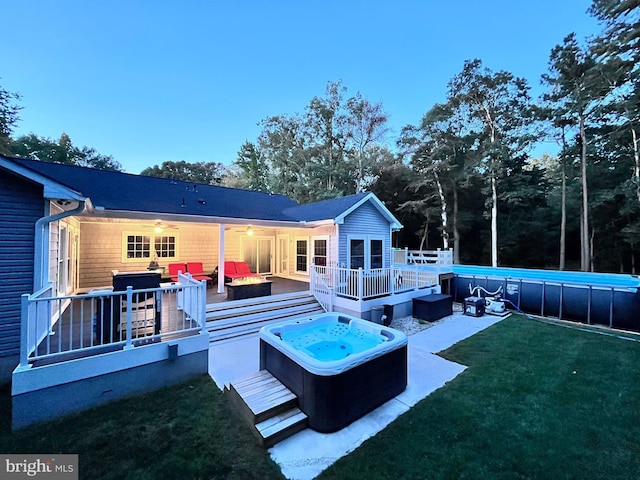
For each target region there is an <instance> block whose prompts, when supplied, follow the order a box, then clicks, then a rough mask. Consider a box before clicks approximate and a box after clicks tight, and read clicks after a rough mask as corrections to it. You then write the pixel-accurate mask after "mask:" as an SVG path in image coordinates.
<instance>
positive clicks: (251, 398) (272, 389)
mask: <svg viewBox="0 0 640 480" xmlns="http://www.w3.org/2000/svg"><path fill="white" fill-rule="evenodd" d="M225 394H227V396H228V397H229V399H230V400H231V402H232V403H233V404H234V405H235V406H236V408H237V409H238V410H239V412H240V415H241V416H242V417H243V418H244V419H245V420H246V421H247V422H248V423H249V425H250V426H251V429H252V431H253V433H254V434H255V435H256V437H257V438H258V440H259V442H260V444H261V445H262V446H263V447H265V448H269V447H272V446H273V445H275V444H276V443H278V442H280V441H282V440H284V439H285V438H288V437H290V436H291V435H293V434H294V433H297V432H299V431H300V430H304V429H305V428H306V427H307V416H306V415H305V414H304V413H303V412H302V411H301V410H300V409H299V408H298V397H296V396H295V395H294V394H293V393H292V392H291V391H290V390H289V389H288V388H287V387H285V386H284V385H283V384H282V383H280V381H279V380H278V379H277V378H275V377H274V376H273V375H271V373H269V372H267V371H266V370H260V371H259V372H256V373H253V374H251V375H249V376H247V377H244V378H241V379H239V380H236V381H234V382H231V385H230V387H229V389H225Z"/></svg>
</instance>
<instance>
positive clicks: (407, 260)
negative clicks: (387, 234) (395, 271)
mask: <svg viewBox="0 0 640 480" xmlns="http://www.w3.org/2000/svg"><path fill="white" fill-rule="evenodd" d="M392 259H393V264H394V265H395V266H398V265H421V266H427V267H432V268H434V269H435V270H436V271H438V272H439V273H444V272H453V249H448V250H441V249H437V250H409V249H408V248H404V249H401V248H394V249H393V250H392Z"/></svg>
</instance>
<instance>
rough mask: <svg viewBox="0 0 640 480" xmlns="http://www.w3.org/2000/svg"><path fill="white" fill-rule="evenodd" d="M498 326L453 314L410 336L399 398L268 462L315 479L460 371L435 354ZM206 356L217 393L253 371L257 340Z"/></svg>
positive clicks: (308, 434) (279, 451)
mask: <svg viewBox="0 0 640 480" xmlns="http://www.w3.org/2000/svg"><path fill="white" fill-rule="evenodd" d="M500 320H501V318H500V317H494V316H490V315H485V316H483V317H479V318H476V317H469V316H464V315H462V314H460V313H455V314H454V315H453V316H450V317H447V318H446V319H444V321H442V322H441V323H439V324H438V325H435V326H433V327H431V328H428V329H427V330H424V331H422V332H419V333H416V334H414V335H410V336H409V337H408V338H409V349H408V367H409V368H408V377H409V378H408V385H407V388H406V389H405V391H404V392H402V393H401V394H400V395H398V396H397V397H395V398H394V399H392V400H390V401H388V402H387V403H385V404H384V405H382V406H380V407H379V408H377V409H375V410H374V411H372V412H370V413H369V414H367V415H365V416H364V417H362V418H360V419H359V420H357V421H355V422H353V423H352V424H351V425H349V426H348V427H346V428H343V429H342V430H340V431H338V432H335V433H331V434H323V433H318V432H315V431H314V430H311V429H309V428H307V429H305V430H303V431H302V432H299V433H297V434H295V435H293V436H292V437H290V438H288V439H286V440H284V441H282V442H280V443H278V444H277V445H275V446H274V447H272V448H270V449H269V453H270V455H271V458H273V460H274V461H275V462H276V463H277V464H278V465H279V466H280V468H281V470H282V473H283V474H284V476H285V477H287V478H289V479H300V480H305V479H312V478H315V477H316V476H317V475H319V474H320V472H322V471H323V470H324V469H326V468H327V467H328V466H330V465H331V464H332V463H334V462H335V461H336V460H338V459H339V458H340V457H343V456H344V455H347V454H348V453H349V452H351V451H353V450H354V449H356V448H357V447H358V446H359V445H361V444H362V443H363V442H364V441H365V440H366V439H368V438H370V437H372V436H374V435H375V434H376V433H378V432H379V431H381V430H382V429H384V428H385V427H386V426H387V425H389V424H390V423H391V422H392V421H393V420H395V419H396V418H397V417H398V416H399V415H401V414H403V413H405V412H407V411H408V410H409V409H410V408H411V407H412V406H414V405H415V404H416V403H418V402H419V401H420V400H422V399H423V398H425V397H426V396H428V395H429V394H430V393H431V392H433V391H435V390H437V389H438V388H440V387H442V386H443V385H445V384H446V383H447V382H449V381H451V380H453V379H454V378H455V377H456V376H458V374H460V373H461V372H463V371H464V370H465V368H466V367H465V366H464V365H459V364H457V363H453V362H450V361H448V360H445V359H443V358H441V357H439V356H437V355H435V354H436V353H437V352H440V351H442V350H444V349H446V348H448V347H450V346H451V345H453V344H455V343H457V342H459V341H461V340H464V339H465V338H468V337H470V336H472V335H474V334H476V333H478V332H479V331H481V330H484V329H485V328H487V327H490V326H491V325H493V324H495V323H497V322H498V321H500ZM209 353H210V355H209V374H210V375H211V376H212V377H213V379H214V380H215V382H216V384H217V385H218V387H219V388H221V389H222V388H224V385H225V384H228V383H229V382H231V381H233V380H235V379H237V378H240V377H243V376H246V375H248V374H251V373H253V372H256V371H257V370H258V369H259V340H258V336H257V335H253V336H251V337H247V338H243V339H242V340H233V341H228V342H218V343H216V344H214V345H212V346H211V348H210V351H209Z"/></svg>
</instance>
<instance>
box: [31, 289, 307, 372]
mask: <svg viewBox="0 0 640 480" xmlns="http://www.w3.org/2000/svg"><path fill="white" fill-rule="evenodd" d="M272 280H273V284H272V292H271V293H272V295H279V294H282V293H290V292H304V291H308V290H309V284H308V283H306V282H299V281H295V280H289V279H284V278H276V277H274V278H273V279H272ZM223 302H228V303H229V308H232V307H233V306H234V303H236V302H231V301H228V300H227V295H226V293H217V291H216V288H215V287H214V288H209V289H207V305H210V304H221V303H223ZM220 306H221V305H220ZM53 308H54V309H55V308H58V306H57V305H56V306H54V307H53ZM60 308H61V307H60ZM219 308H220V307H218V309H217V310H219ZM99 311H101V300H100V299H99V298H95V297H94V298H93V299H91V298H90V297H78V298H75V299H73V300H72V301H71V303H70V304H69V305H68V306H67V307H66V308H65V309H64V312H62V314H61V317H60V320H58V321H57V322H56V324H55V325H54V327H53V333H52V334H50V335H48V336H47V337H46V338H45V339H44V340H43V341H42V342H41V343H40V345H39V346H38V349H37V350H38V355H47V354H54V353H59V352H68V354H67V355H64V356H61V357H55V358H51V359H40V360H38V361H37V362H36V363H35V365H43V364H46V363H52V362H57V361H65V360H70V359H72V358H78V357H80V356H86V355H87V354H89V355H95V354H98V353H104V352H103V350H102V349H101V350H96V351H87V352H85V353H82V350H81V349H85V348H87V347H95V346H100V345H102V346H103V349H106V350H114V349H120V348H122V346H121V345H120V346H115V345H113V344H111V342H109V341H101V340H100V339H98V337H97V335H96V329H97V328H99V327H100V325H95V326H94V319H98V320H99V319H100V318H101V315H98V314H97V312H99ZM160 318H161V321H160V325H161V328H160V331H159V333H161V334H163V336H164V335H166V334H170V333H172V332H180V331H182V330H185V329H189V328H193V327H195V326H196V325H195V322H193V321H191V320H190V319H188V318H186V316H185V315H184V314H183V313H182V311H178V309H177V300H176V295H175V293H173V292H172V293H165V294H163V296H162V311H161V313H160ZM150 325H151V327H149V328H140V329H135V328H133V331H132V338H133V340H134V343H137V344H142V343H145V342H146V343H148V342H158V341H161V339H160V338H158V337H153V338H150V337H149V335H153V333H154V328H153V325H154V323H153V322H151V323H150ZM117 335H118V336H117V338H115V341H120V340H124V339H126V335H125V336H121V335H120V333H118V334H117ZM172 338H173V337H172ZM106 350H105V351H106Z"/></svg>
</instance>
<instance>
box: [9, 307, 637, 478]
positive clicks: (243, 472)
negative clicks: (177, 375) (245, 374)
mask: <svg viewBox="0 0 640 480" xmlns="http://www.w3.org/2000/svg"><path fill="white" fill-rule="evenodd" d="M442 356H444V357H445V358H447V359H450V360H452V361H456V362H459V363H462V364H464V365H468V366H469V368H468V369H467V370H466V371H465V372H464V373H463V374H461V375H460V376H458V377H457V378H456V379H455V380H453V381H452V382H451V383H449V384H448V385H447V386H446V387H444V388H442V389H440V390H438V391H436V392H434V393H433V394H432V395H430V396H429V397H428V398H426V399H425V400H423V401H422V402H420V403H419V404H418V405H416V406H415V407H414V408H412V409H411V410H410V411H409V412H408V413H406V414H405V415H403V416H401V417H400V418H399V419H398V420H397V421H395V422H394V423H392V424H391V425H390V426H389V427H387V428H386V429H385V430H383V431H382V432H380V433H379V434H378V435H376V436H375V437H374V438H372V439H370V440H368V441H366V442H365V443H364V444H363V445H362V446H361V447H360V448H358V449H356V450H355V451H354V452H353V453H351V454H350V455H348V456H347V457H344V458H342V459H340V460H339V461H338V462H337V463H336V464H334V465H333V466H331V467H330V468H329V469H328V470H326V471H325V472H323V474H322V475H321V478H325V479H328V478H331V479H362V478H366V479H368V480H369V479H377V478H384V479H414V478H415V479H428V480H432V479H465V478H468V479H473V480H482V479H492V480H493V479H509V480H511V479H521V478H539V479H553V480H558V479H585V480H586V479H589V480H593V479H605V478H606V479H616V478H617V479H625V480H628V479H632V478H640V447H639V445H640V343H637V342H630V341H624V340H620V339H617V338H613V337H606V336H602V335H596V334H593V333H586V332H580V331H577V330H570V329H567V328H562V327H558V326H553V325H547V324H544V323H540V322H537V321H533V320H528V319H525V318H524V317H519V316H514V317H511V318H509V319H506V320H503V321H502V322H500V323H499V324H497V325H495V326H494V327H491V328H489V329H487V330H485V331H483V332H481V333H479V334H477V335H475V336H474V337H472V338H470V339H468V340H466V341H464V342H461V343H459V344H458V345H455V346H454V347H452V348H450V349H449V350H447V351H446V352H443V353H442ZM9 407H10V399H9V392H8V391H7V390H6V389H5V390H4V391H0V452H2V453H12V452H15V453H79V454H80V474H81V478H100V479H103V478H104V479H109V478H148V479H161V478H171V479H173V478H181V479H188V478H203V479H204V478H229V479H250V478H260V479H276V478H283V477H282V475H281V474H280V471H279V469H278V467H277V465H275V464H274V463H273V462H272V461H271V459H270V458H269V455H268V453H267V452H266V451H265V450H263V449H261V448H260V447H258V445H257V442H256V441H255V440H254V438H253V436H252V435H251V434H250V432H249V430H248V428H247V427H246V426H245V425H244V424H243V423H242V421H241V420H240V419H239V417H238V416H237V414H236V412H235V411H234V410H233V409H232V408H231V406H230V404H229V403H228V402H227V400H226V399H225V398H224V397H223V395H222V394H221V392H220V391H219V390H218V389H217V388H216V386H215V384H214V383H213V382H212V381H211V380H210V379H209V377H201V378H198V379H196V380H193V381H191V382H188V383H185V384H182V385H179V386H176V387H171V388H166V389H163V390H161V391H158V392H154V393H152V394H149V395H145V396H141V397H135V398H131V399H127V400H123V401H119V402H114V403H112V404H109V405H106V406H103V407H99V408H95V409H93V410H91V411H89V412H85V413H81V414H78V415H74V416H71V417H66V418H64V419H61V420H58V421H54V422H50V423H47V424H43V425H39V426H34V427H31V428H28V429H24V430H21V431H19V432H16V433H11V432H10V429H9V415H10V413H9V412H10V408H9Z"/></svg>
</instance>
